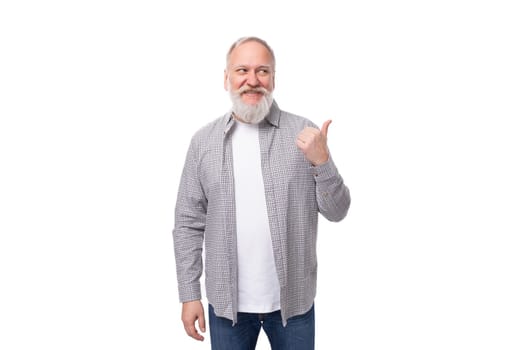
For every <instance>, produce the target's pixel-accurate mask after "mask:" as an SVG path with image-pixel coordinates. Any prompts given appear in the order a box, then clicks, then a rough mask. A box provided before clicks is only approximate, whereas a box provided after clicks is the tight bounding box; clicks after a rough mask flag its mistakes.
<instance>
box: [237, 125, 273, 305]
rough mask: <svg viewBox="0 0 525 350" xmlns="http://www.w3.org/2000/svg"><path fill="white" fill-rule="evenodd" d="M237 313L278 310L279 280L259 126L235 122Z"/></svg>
mask: <svg viewBox="0 0 525 350" xmlns="http://www.w3.org/2000/svg"><path fill="white" fill-rule="evenodd" d="M232 150H233V173H234V183H235V209H236V219H237V256H238V264H239V265H238V273H239V274H238V286H239V290H238V293H239V294H238V302H239V306H238V307H239V309H238V310H239V311H240V312H253V313H266V312H272V311H276V310H279V309H280V294H279V280H278V278H277V271H276V269H275V260H274V257H273V249H272V239H271V234H270V225H269V222H268V212H267V209H266V198H265V193H264V183H263V177H262V170H261V152H260V145H259V126H258V125H257V124H255V125H254V124H246V123H242V122H239V121H237V122H236V125H235V128H234V130H233V134H232Z"/></svg>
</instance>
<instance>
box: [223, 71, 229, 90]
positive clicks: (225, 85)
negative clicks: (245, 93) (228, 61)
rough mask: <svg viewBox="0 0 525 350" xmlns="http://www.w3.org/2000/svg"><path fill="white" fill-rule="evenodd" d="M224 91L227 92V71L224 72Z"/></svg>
mask: <svg viewBox="0 0 525 350" xmlns="http://www.w3.org/2000/svg"><path fill="white" fill-rule="evenodd" d="M224 90H226V91H228V71H227V70H226V69H225V70H224Z"/></svg>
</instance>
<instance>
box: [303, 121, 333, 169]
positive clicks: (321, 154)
mask: <svg viewBox="0 0 525 350" xmlns="http://www.w3.org/2000/svg"><path fill="white" fill-rule="evenodd" d="M330 123H332V120H327V121H325V122H324V123H323V126H322V127H321V130H318V129H316V128H312V127H306V128H304V129H303V130H302V131H301V132H300V133H299V135H297V139H296V140H295V144H296V145H297V147H299V149H300V150H301V151H302V152H303V153H304V155H305V157H306V159H308V160H309V161H310V163H312V164H313V165H314V166H318V165H321V164H323V163H325V162H326V161H328V157H329V156H330V152H329V151H328V144H327V135H328V126H329V125H330Z"/></svg>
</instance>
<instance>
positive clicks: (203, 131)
mask: <svg viewBox="0 0 525 350" xmlns="http://www.w3.org/2000/svg"><path fill="white" fill-rule="evenodd" d="M226 121H227V120H226V115H222V116H220V117H218V118H215V119H214V120H212V121H211V122H208V123H207V124H205V125H204V126H202V127H201V128H199V129H198V130H197V131H196V132H195V134H193V138H192V140H193V142H203V141H206V142H208V141H210V140H213V139H216V138H217V137H220V136H221V135H222V133H223V132H224V128H225V123H226Z"/></svg>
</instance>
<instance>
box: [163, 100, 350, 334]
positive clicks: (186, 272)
mask: <svg viewBox="0 0 525 350" xmlns="http://www.w3.org/2000/svg"><path fill="white" fill-rule="evenodd" d="M259 125H260V126H259V141H260V148H261V167H262V173H263V181H264V190H265V195H266V205H267V209H268V219H269V221H270V231H271V236H272V245H273V254H274V258H275V266H276V268H277V275H278V279H279V284H280V297H281V314H282V319H283V324H285V325H286V320H287V319H288V318H290V317H292V316H295V315H300V314H303V313H305V312H307V311H308V310H309V309H310V307H311V306H312V304H313V301H314V296H315V293H316V283H317V256H316V240H317V220H318V213H321V214H322V215H323V216H324V217H325V218H326V219H328V220H330V221H339V220H342V219H343V218H344V217H345V216H346V213H347V212H348V208H349V206H350V193H349V190H348V188H347V187H346V186H345V184H344V182H343V179H342V177H341V176H340V175H339V173H338V171H337V168H336V166H335V164H334V163H333V160H332V158H330V159H329V160H328V162H326V163H325V164H322V165H320V166H317V167H314V166H312V165H311V164H310V162H308V161H307V160H306V158H305V156H304V154H303V153H302V152H301V151H300V150H299V149H298V148H297V146H296V144H295V139H296V137H297V135H298V134H299V132H300V131H301V130H303V129H304V128H305V127H307V126H313V127H315V125H314V124H313V123H312V122H310V121H309V120H307V119H305V118H302V117H299V116H296V115H293V114H290V113H287V112H284V111H281V110H280V109H279V107H278V106H277V104H276V103H275V102H274V103H273V104H272V107H271V110H270V113H269V114H268V116H267V117H266V119H265V120H264V121H263V122H261V123H260V124H259ZM234 126H235V120H234V119H233V118H232V116H231V113H228V114H226V115H224V116H223V117H221V118H218V119H216V120H215V121H213V122H212V123H210V124H208V125H206V126H205V127H203V128H202V129H200V130H199V131H198V132H197V133H196V134H195V135H194V136H193V138H192V141H191V144H190V147H189V149H188V153H187V155H186V162H185V164H184V169H183V172H182V176H181V182H180V186H179V192H178V198H177V203H176V207H175V227H174V229H173V240H174V246H175V261H176V265H177V277H178V286H179V299H180V301H181V302H186V301H191V300H199V299H201V286H200V282H199V280H200V277H201V274H202V270H203V262H202V253H203V242H204V252H205V254H204V255H205V263H204V266H205V285H206V296H207V299H208V302H209V303H210V304H212V305H213V307H214V310H215V313H216V314H217V315H218V316H221V317H226V318H228V319H231V320H232V321H233V324H235V323H236V321H237V242H236V233H235V232H236V227H235V222H236V219H235V201H234V198H235V196H234V178H233V164H232V163H233V160H232V142H231V133H230V130H231V129H232V127H234Z"/></svg>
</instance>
